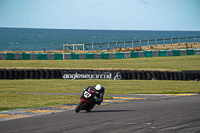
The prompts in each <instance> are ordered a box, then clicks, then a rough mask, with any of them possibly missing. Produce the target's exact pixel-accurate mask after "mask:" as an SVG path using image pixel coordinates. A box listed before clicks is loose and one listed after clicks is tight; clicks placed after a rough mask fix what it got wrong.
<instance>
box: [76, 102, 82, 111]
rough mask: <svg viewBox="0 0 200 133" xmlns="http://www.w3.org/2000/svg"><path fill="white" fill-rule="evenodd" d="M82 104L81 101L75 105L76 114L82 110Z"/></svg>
mask: <svg viewBox="0 0 200 133" xmlns="http://www.w3.org/2000/svg"><path fill="white" fill-rule="evenodd" d="M83 103H84V102H83V101H80V102H79V103H78V104H77V106H76V109H75V112H76V113H78V112H79V111H80V110H81V109H82V107H83Z"/></svg>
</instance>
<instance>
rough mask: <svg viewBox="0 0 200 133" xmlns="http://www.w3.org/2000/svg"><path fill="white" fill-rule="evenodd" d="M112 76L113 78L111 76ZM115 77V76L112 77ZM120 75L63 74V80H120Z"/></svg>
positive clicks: (108, 73) (107, 73)
mask: <svg viewBox="0 0 200 133" xmlns="http://www.w3.org/2000/svg"><path fill="white" fill-rule="evenodd" d="M112 75H113V76H112ZM114 75H115V76H114ZM121 78H122V76H121V73H120V72H117V73H112V72H102V73H78V72H74V73H64V74H63V79H114V80H120V79H121Z"/></svg>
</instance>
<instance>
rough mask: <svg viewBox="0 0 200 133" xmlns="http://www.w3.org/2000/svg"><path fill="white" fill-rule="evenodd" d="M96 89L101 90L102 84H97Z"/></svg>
mask: <svg viewBox="0 0 200 133" xmlns="http://www.w3.org/2000/svg"><path fill="white" fill-rule="evenodd" d="M95 90H96V91H97V92H99V91H100V90H101V85H100V84H97V85H96V86H95Z"/></svg>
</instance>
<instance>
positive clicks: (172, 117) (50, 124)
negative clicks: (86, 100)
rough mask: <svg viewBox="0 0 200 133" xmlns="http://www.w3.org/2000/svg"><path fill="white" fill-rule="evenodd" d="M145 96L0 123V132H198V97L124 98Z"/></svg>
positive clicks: (158, 96)
mask: <svg viewBox="0 0 200 133" xmlns="http://www.w3.org/2000/svg"><path fill="white" fill-rule="evenodd" d="M124 96H126V97H146V98H148V99H147V100H133V101H129V102H125V103H116V104H109V105H104V106H95V108H94V109H93V110H92V112H89V113H88V112H85V111H81V112H79V113H75V112H74V110H69V111H65V112H60V113H52V114H48V115H41V116H35V117H29V118H23V119H14V120H8V121H1V122H0V132H2V133H7V132H9V133H10V132H20V133H23V132H24V133H29V132H31V133H32V132H49V133H51V132H52V133H55V132H56V133H59V132H66V133H91V132H95V133H100V132H101V133H126V132H127V133H133V132H134V133H157V132H159V133H160V132H161V133H169V132H170V133H199V132H200V95H195V96H162V95H124Z"/></svg>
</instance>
